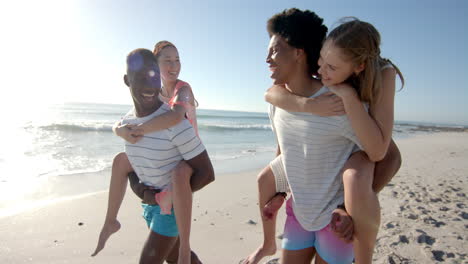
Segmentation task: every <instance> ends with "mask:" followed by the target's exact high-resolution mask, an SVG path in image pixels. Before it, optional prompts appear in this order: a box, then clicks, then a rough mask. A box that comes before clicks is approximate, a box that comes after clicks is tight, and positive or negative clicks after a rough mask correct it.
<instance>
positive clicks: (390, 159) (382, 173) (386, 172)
mask: <svg viewBox="0 0 468 264" xmlns="http://www.w3.org/2000/svg"><path fill="white" fill-rule="evenodd" d="M400 167H401V154H400V150H399V149H398V147H397V145H396V144H395V142H394V141H393V140H392V141H391V142H390V145H389V146H388V150H387V155H385V158H384V159H383V160H381V161H379V162H377V163H376V164H375V171H374V181H373V183H372V189H373V190H374V192H376V193H379V192H380V191H381V190H382V189H383V188H384V187H385V186H386V185H387V184H388V183H389V182H390V181H391V180H392V178H393V176H395V174H396V173H397V172H398V170H399V169H400Z"/></svg>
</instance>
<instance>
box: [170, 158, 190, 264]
mask: <svg viewBox="0 0 468 264" xmlns="http://www.w3.org/2000/svg"><path fill="white" fill-rule="evenodd" d="M192 173H193V170H192V168H191V167H190V166H189V165H188V164H187V163H186V162H185V161H181V162H180V163H179V165H177V167H176V168H175V169H174V172H173V177H172V188H173V191H172V201H173V204H174V212H175V217H176V222H177V228H178V229H179V239H180V246H179V257H178V261H177V263H179V264H190V259H191V254H190V251H191V249H190V228H191V224H192V188H191V187H190V177H191V176H192Z"/></svg>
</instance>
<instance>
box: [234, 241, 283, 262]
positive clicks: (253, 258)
mask: <svg viewBox="0 0 468 264" xmlns="http://www.w3.org/2000/svg"><path fill="white" fill-rule="evenodd" d="M275 253H276V244H273V245H271V246H264V245H262V246H260V247H259V248H257V250H255V251H254V252H253V253H252V254H250V256H248V257H247V258H246V259H245V260H244V262H242V264H257V263H259V262H260V260H262V258H264V257H266V256H271V255H273V254H275Z"/></svg>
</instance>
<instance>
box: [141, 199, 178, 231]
mask: <svg viewBox="0 0 468 264" xmlns="http://www.w3.org/2000/svg"><path fill="white" fill-rule="evenodd" d="M141 207H143V218H145V220H146V224H147V225H148V227H149V228H150V229H151V230H152V231H153V232H155V233H158V234H160V235H163V236H167V237H176V236H178V235H179V230H178V229H177V223H176V219H175V215H174V209H172V214H170V215H163V214H161V207H159V205H148V204H141Z"/></svg>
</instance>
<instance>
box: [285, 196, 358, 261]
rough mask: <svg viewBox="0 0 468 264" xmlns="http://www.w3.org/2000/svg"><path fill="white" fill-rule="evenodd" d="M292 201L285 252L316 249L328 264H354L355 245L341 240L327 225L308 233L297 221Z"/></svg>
mask: <svg viewBox="0 0 468 264" xmlns="http://www.w3.org/2000/svg"><path fill="white" fill-rule="evenodd" d="M291 203H292V200H291V199H289V200H288V202H287V203H286V214H287V218H286V223H285V225H284V234H283V241H282V247H283V249H285V250H300V249H305V248H310V247H314V248H315V250H316V251H317V254H319V255H320V257H321V258H322V259H323V260H325V261H326V262H327V263H328V264H342V263H343V264H349V263H352V262H353V259H354V252H353V244H351V243H349V244H347V243H345V242H343V240H341V239H339V238H338V237H337V236H336V235H335V234H334V233H333V231H331V230H330V228H329V226H328V225H327V226H326V227H324V228H323V229H321V230H318V231H307V230H305V229H304V228H302V226H301V224H300V223H299V222H298V221H297V219H296V216H295V215H294V212H293V209H292V205H291Z"/></svg>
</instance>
